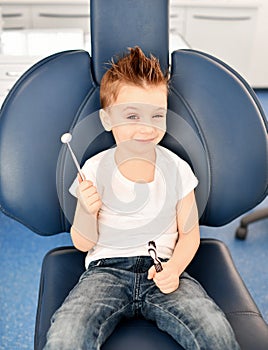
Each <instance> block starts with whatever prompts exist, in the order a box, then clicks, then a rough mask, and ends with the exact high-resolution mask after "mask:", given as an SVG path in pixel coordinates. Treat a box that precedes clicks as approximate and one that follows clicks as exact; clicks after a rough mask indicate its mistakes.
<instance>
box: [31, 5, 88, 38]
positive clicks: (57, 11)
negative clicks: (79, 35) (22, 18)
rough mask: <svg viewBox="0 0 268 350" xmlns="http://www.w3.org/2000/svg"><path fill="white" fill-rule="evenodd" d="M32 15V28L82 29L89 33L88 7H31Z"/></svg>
mask: <svg viewBox="0 0 268 350" xmlns="http://www.w3.org/2000/svg"><path fill="white" fill-rule="evenodd" d="M74 3H75V2H74ZM32 14H33V28H82V29H83V31H84V33H85V34H86V33H89V28H90V25H89V20H90V18H89V6H88V5H75V4H74V5H49V6H48V5H44V6H35V5H33V6H32Z"/></svg>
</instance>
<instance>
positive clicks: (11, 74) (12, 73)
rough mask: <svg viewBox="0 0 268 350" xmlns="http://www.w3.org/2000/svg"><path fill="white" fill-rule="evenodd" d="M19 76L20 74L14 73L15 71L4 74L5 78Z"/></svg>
mask: <svg viewBox="0 0 268 350" xmlns="http://www.w3.org/2000/svg"><path fill="white" fill-rule="evenodd" d="M20 75H21V73H20V72H15V71H13V72H6V76H7V77H13V78H14V77H19V76H20Z"/></svg>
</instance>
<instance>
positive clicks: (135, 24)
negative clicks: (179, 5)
mask: <svg viewBox="0 0 268 350" xmlns="http://www.w3.org/2000/svg"><path fill="white" fill-rule="evenodd" d="M168 4H169V1H167V0H146V1H145V0H135V1H133V0H116V2H114V1H107V0H91V1H90V6H91V8H90V23H91V53H92V62H93V75H94V78H95V81H96V83H98V84H100V81H101V78H102V76H103V74H104V72H105V70H106V69H107V63H108V62H110V61H111V59H112V57H116V56H117V55H122V53H123V52H126V51H127V48H129V47H134V46H140V47H141V49H142V50H143V51H144V53H145V54H150V53H151V54H153V55H154V56H156V57H157V58H158V59H159V61H160V63H161V67H162V69H163V71H166V70H167V69H168V47H169V35H168V15H169V7H168Z"/></svg>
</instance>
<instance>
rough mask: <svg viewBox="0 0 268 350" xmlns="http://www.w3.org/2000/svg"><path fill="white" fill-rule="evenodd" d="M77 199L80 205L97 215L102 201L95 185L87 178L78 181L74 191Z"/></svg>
mask: <svg viewBox="0 0 268 350" xmlns="http://www.w3.org/2000/svg"><path fill="white" fill-rule="evenodd" d="M76 194H77V197H78V200H79V201H80V203H81V204H82V206H83V207H84V208H85V209H86V210H87V211H88V212H89V213H90V214H92V215H97V214H98V212H99V210H100V208H101V205H102V202H101V199H100V196H99V194H98V192H97V189H96V187H95V186H94V185H93V183H92V182H91V181H89V180H84V181H82V182H80V180H79V186H78V188H77V191H76Z"/></svg>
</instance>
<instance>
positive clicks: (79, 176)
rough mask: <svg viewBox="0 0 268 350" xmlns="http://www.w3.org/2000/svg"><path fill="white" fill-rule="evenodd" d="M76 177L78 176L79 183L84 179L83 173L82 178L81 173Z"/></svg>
mask: <svg viewBox="0 0 268 350" xmlns="http://www.w3.org/2000/svg"><path fill="white" fill-rule="evenodd" d="M77 178H78V182H79V183H80V184H81V182H83V181H84V179H85V175H84V174H83V179H82V177H81V175H80V174H79V173H78V174H77Z"/></svg>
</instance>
